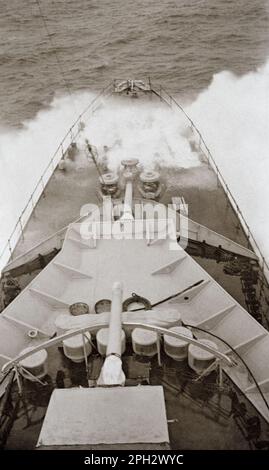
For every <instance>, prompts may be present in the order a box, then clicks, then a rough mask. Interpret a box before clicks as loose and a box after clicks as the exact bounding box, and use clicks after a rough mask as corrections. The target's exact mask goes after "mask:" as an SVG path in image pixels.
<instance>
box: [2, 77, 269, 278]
mask: <svg viewBox="0 0 269 470" xmlns="http://www.w3.org/2000/svg"><path fill="white" fill-rule="evenodd" d="M114 83H115V82H114V81H112V82H111V83H109V84H108V85H107V86H106V87H105V88H103V90H102V91H101V92H100V93H99V94H98V95H97V96H96V97H95V98H94V99H93V100H92V101H91V102H90V103H89V105H88V106H87V107H86V108H85V109H84V110H83V111H82V112H81V113H80V114H79V116H78V118H77V119H76V121H75V122H74V124H73V125H72V126H71V127H70V129H69V130H68V132H67V133H66V135H65V136H64V138H63V139H62V141H61V142H60V144H59V145H58V147H57V149H56V151H55V153H54V154H53V156H52V158H51V159H50V161H49V162H48V164H47V166H46V168H45V170H44V171H43V173H42V175H41V177H40V178H39V180H38V182H37V184H36V186H35V188H34V190H33V192H32V193H31V196H30V198H29V199H28V201H27V203H26V205H25V207H24V209H23V210H22V212H21V214H20V216H19V218H18V220H17V222H16V224H15V226H14V229H13V231H12V232H11V234H10V236H9V238H8V240H7V243H6V245H5V246H4V248H3V250H2V252H1V254H0V262H1V260H2V259H3V257H4V256H5V255H6V254H7V253H8V252H9V258H10V259H11V260H12V252H13V250H14V248H15V246H16V243H17V242H18V240H19V238H20V236H22V237H23V233H24V228H25V226H26V224H27V222H28V220H29V218H30V216H31V214H32V211H33V210H34V208H35V206H36V204H37V202H38V200H39V198H40V196H41V195H42V194H43V193H44V191H45V187H46V185H47V183H48V181H49V179H50V177H51V175H52V174H53V172H54V170H55V168H56V166H57V165H58V163H59V161H60V157H61V158H62V156H63V155H64V154H65V152H66V151H67V149H68V147H69V145H70V143H72V142H74V140H75V139H76V137H77V136H78V135H79V134H80V132H81V124H82V121H81V119H82V118H84V117H85V115H86V114H87V113H88V112H89V113H90V114H92V113H94V111H96V109H97V108H98V106H99V105H100V103H99V102H100V101H101V99H102V98H104V97H106V96H111V95H112V93H113V90H114ZM149 83H150V86H151V89H150V92H153V93H155V95H156V96H158V97H159V98H160V99H161V100H162V101H164V102H165V103H166V104H167V105H168V106H169V107H171V108H172V109H173V107H175V108H176V109H177V110H180V111H181V112H182V114H183V115H184V116H185V118H186V119H187V121H188V123H189V124H190V128H191V130H192V132H193V135H194V136H195V137H196V138H198V145H199V150H200V151H201V152H202V154H203V155H204V157H205V158H206V161H207V162H208V164H209V165H210V166H211V167H212V169H213V170H214V172H215V173H216V176H217V179H218V181H219V182H220V184H221V186H222V188H223V190H224V192H225V194H226V196H227V197H228V199H229V202H230V204H231V206H232V208H233V210H234V211H235V213H236V215H237V217H238V219H239V221H240V223H241V226H242V228H243V230H244V232H245V235H246V237H247V239H248V242H249V244H250V246H251V247H252V248H253V250H254V252H255V253H256V255H257V256H258V260H259V266H260V268H261V270H262V273H263V274H264V276H265V278H266V279H267V281H269V263H268V262H267V261H266V260H265V257H264V255H263V253H262V251H261V249H260V247H259V245H258V243H257V241H256V239H255V237H254V235H253V233H252V231H251V230H250V227H249V225H248V223H247V222H246V220H245V218H244V216H243V214H242V211H241V210H240V208H239V206H238V204H237V202H236V200H235V198H234V196H233V194H232V192H231V190H230V188H229V186H228V184H227V183H226V181H225V179H224V177H223V175H222V173H221V171H220V169H219V167H218V165H217V163H216V161H215V159H214V157H213V156H212V154H211V152H210V150H209V148H208V146H207V144H206V143H205V140H204V138H203V136H202V134H201V132H200V131H199V129H198V128H197V127H196V125H195V124H194V122H193V120H192V119H191V118H190V116H189V115H188V114H187V113H186V111H185V110H184V109H183V107H182V106H181V105H180V104H179V103H178V102H177V101H176V100H175V98H174V97H173V96H172V95H170V94H169V93H168V92H166V91H165V90H164V88H163V87H162V86H152V84H151V82H149ZM76 126H77V129H76ZM69 138H70V142H69V143H68V145H67V146H66V148H65V145H66V144H67V141H68V139H69ZM47 173H48V175H46V174H47ZM35 196H36V200H35ZM29 208H30V211H29V212H28V214H27V211H28V210H29ZM25 214H26V217H25V220H24V219H23V216H24V215H25ZM9 258H7V260H6V261H8V260H9Z"/></svg>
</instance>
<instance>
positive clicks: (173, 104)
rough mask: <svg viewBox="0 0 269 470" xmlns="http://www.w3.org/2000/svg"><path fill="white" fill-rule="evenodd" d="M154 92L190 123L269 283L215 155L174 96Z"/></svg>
mask: <svg viewBox="0 0 269 470" xmlns="http://www.w3.org/2000/svg"><path fill="white" fill-rule="evenodd" d="M153 88H154V87H153ZM154 92H155V94H156V95H158V96H159V97H160V99H161V100H162V101H165V102H166V103H167V104H168V105H169V106H170V107H171V108H172V109H177V110H179V111H181V112H182V114H183V115H184V116H185V118H186V120H187V121H188V123H189V125H190V128H191V130H192V132H193V135H194V136H195V137H196V139H197V144H198V146H199V150H200V152H201V153H202V154H203V156H204V157H205V159H206V161H207V162H208V164H209V165H210V166H211V168H212V169H213V170H214V172H215V174H216V177H217V180H218V182H219V183H220V184H221V186H222V188H223V190H224V192H225V194H226V196H227V198H228V200H229V202H230V204H231V206H232V208H233V210H234V211H235V213H236V215H237V217H238V219H239V221H240V224H241V226H242V229H243V231H244V232H245V235H246V237H247V239H248V243H249V247H250V248H252V249H253V250H254V252H255V254H256V255H257V257H258V261H259V265H260V268H261V270H262V272H263V274H264V276H265V278H266V280H267V281H268V282H269V264H268V262H267V261H266V260H265V257H264V255H263V253H262V251H261V249H260V247H259V244H258V243H257V241H256V239H255V237H254V235H253V233H252V232H251V230H250V227H249V225H248V223H247V222H246V220H245V218H244V216H243V214H242V211H241V209H240V208H239V206H238V204H237V202H236V200H235V198H234V196H233V194H232V192H231V190H230V188H229V186H228V184H227V182H226V181H225V179H224V177H223V175H222V173H221V171H220V169H219V166H218V165H217V163H216V161H215V159H214V157H213V155H212V154H211V152H210V150H209V148H208V146H207V144H206V143H205V141H204V138H203V136H202V134H201V132H200V131H199V129H197V127H196V125H195V124H194V122H193V121H192V119H191V118H190V116H188V114H187V113H186V111H185V110H184V109H183V108H182V106H181V105H180V104H179V103H178V102H177V101H176V100H175V98H173V96H171V95H170V94H169V93H167V92H166V91H165V90H164V88H163V87H162V86H160V87H156V88H154Z"/></svg>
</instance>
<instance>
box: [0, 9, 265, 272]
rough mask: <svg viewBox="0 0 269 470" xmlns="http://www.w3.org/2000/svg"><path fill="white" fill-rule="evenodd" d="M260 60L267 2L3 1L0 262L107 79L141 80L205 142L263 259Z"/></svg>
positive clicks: (0, 17)
mask: <svg viewBox="0 0 269 470" xmlns="http://www.w3.org/2000/svg"><path fill="white" fill-rule="evenodd" d="M268 57H269V2H268V1H266V0H225V1H224V0H174V1H171V0H136V1H133V0H114V1H113V0H8V1H6V0H0V71H1V72H0V100H1V108H0V252H1V251H2V248H3V247H4V246H5V244H6V242H7V240H8V238H9V234H10V232H11V231H12V229H13V226H14V224H15V223H16V221H17V218H18V216H19V215H20V212H21V211H22V209H23V207H24V205H25V204H26V202H27V200H28V198H29V196H30V194H31V192H32V190H33V187H34V186H35V184H36V183H37V181H38V179H39V178H40V175H41V174H42V172H43V171H44V168H45V167H46V165H47V163H48V161H49V160H50V158H51V156H52V154H53V153H54V150H55V148H56V147H57V145H58V144H59V142H60V141H61V139H62V137H63V136H64V134H65V132H66V130H67V129H68V128H69V127H70V126H71V124H72V122H73V121H74V120H75V119H76V117H77V115H78V114H79V113H80V112H81V111H82V109H84V108H85V106H86V105H87V104H88V103H89V102H90V101H91V99H93V98H94V96H95V95H96V94H97V93H98V92H99V91H100V90H101V89H102V87H104V86H105V85H106V84H108V83H109V82H110V81H111V80H113V79H114V78H133V77H134V78H142V79H146V78H147V77H150V78H151V80H152V81H153V82H154V83H158V84H161V85H162V86H163V87H164V88H165V89H166V90H167V91H168V92H169V93H171V94H172V95H173V96H175V97H176V99H177V100H178V101H179V102H180V103H182V104H183V105H184V107H185V109H186V111H187V112H188V114H189V115H190V117H191V118H192V119H193V120H194V122H195V123H196V125H197V127H198V128H199V129H200V131H201V132H202V134H203V136H204V139H205V141H206V142H207V145H208V147H209V148H210V150H211V153H212V154H213V156H214V158H215V160H216V162H217V164H218V165H219V167H220V169H221V172H222V174H223V176H224V178H225V180H226V181H227V183H228V185H229V187H230V189H231V192H232V193H233V195H234V197H235V199H236V201H237V203H238V206H239V207H240V209H241V211H242V213H243V215H244V217H245V219H246V220H247V222H248V224H249V226H250V228H251V230H252V232H253V234H254V236H255V238H256V239H257V241H258V243H259V245H260V247H261V249H262V251H263V252H264V255H265V258H266V259H267V260H269V211H268V209H269V152H268V149H269V61H268ZM145 115H146V118H147V120H149V119H150V120H151V122H152V120H153V121H154V119H157V121H158V124H159V125H160V124H161V125H162V120H163V124H164V127H165V125H166V127H167V120H166V117H165V116H163V115H162V114H160V110H159V109H156V113H155V114H154V110H152V109H151V110H150V116H149V115H147V114H145ZM133 118H134V116H133V115H132V114H128V113H127V114H126V116H125V124H126V128H128V129H130V128H131V127H132V125H133ZM137 119H138V118H137V116H136V120H137ZM110 121H111V122H113V111H111V112H110V113H108V114H107V116H106V115H104V116H103V123H102V122H100V126H102V125H104V128H105V127H106V128H109V127H108V124H109V123H110ZM141 127H142V128H143V122H140V128H141ZM171 129H172V130H171ZM167 132H169V129H168V130H167ZM171 132H173V126H172V127H171V128H170V134H171ZM143 138H144V140H143V145H144V146H145V147H146V146H147V144H149V141H148V142H147V135H146V134H145V133H144V134H143ZM148 139H152V136H151V135H150V133H149V134H148ZM170 141H171V143H172V144H173V142H174V140H173V139H170ZM175 145H176V142H175ZM149 150H150V147H149ZM183 154H184V148H182V161H181V159H180V155H179V158H178V165H180V166H188V164H189V165H193V164H194V163H193V161H192V162H190V161H189V162H188V158H186V157H185V158H184V155H183ZM140 157H141V159H142V162H143V155H141V156H140ZM197 164H198V163H197ZM51 210H52V211H53V208H52V209H51ZM209 210H210V208H209ZM0 268H1V265H0Z"/></svg>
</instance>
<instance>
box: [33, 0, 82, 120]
mask: <svg viewBox="0 0 269 470" xmlns="http://www.w3.org/2000/svg"><path fill="white" fill-rule="evenodd" d="M35 3H36V5H37V6H38V9H39V13H40V18H41V19H42V22H43V25H44V28H45V31H46V33H47V36H48V39H49V42H50V45H51V49H52V51H53V52H54V55H55V58H56V61H57V65H58V68H59V71H60V74H61V76H62V81H63V83H64V86H65V88H66V90H67V92H68V94H69V96H70V98H71V101H72V104H73V106H74V109H75V111H76V112H77V109H76V105H75V102H74V100H73V97H72V92H71V88H70V86H69V83H68V81H67V80H66V78H65V74H64V70H63V67H62V64H61V61H60V59H59V55H58V53H57V50H56V46H55V44H54V42H53V40H52V34H51V33H50V30H49V27H48V24H47V20H46V16H45V15H44V13H43V10H42V8H41V3H40V0H35Z"/></svg>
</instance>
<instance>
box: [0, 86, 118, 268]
mask: <svg viewBox="0 0 269 470" xmlns="http://www.w3.org/2000/svg"><path fill="white" fill-rule="evenodd" d="M112 93H113V82H111V83H109V85H107V86H106V87H105V88H103V89H102V90H101V92H100V93H99V94H98V95H96V96H95V98H94V99H93V100H92V101H91V102H90V103H89V105H88V106H87V107H86V108H85V109H84V110H83V111H82V112H81V113H80V114H79V116H78V117H77V119H76V120H75V122H74V123H73V124H72V126H71V127H70V129H69V130H68V131H67V133H66V134H65V136H64V137H63V139H62V140H61V142H60V143H59V145H58V147H57V149H56V151H55V152H54V154H53V155H52V157H51V159H50V160H49V162H48V164H47V165H46V167H45V169H44V170H43V172H42V174H41V176H40V178H39V180H38V181H37V183H36V185H35V187H34V189H33V191H32V193H31V195H30V197H29V199H28V200H27V202H26V204H25V206H24V208H23V209H22V211H21V214H20V216H19V217H18V219H17V222H16V223H15V225H14V228H13V230H12V232H11V234H10V235H9V237H8V240H7V242H6V244H5V246H4V248H3V249H2V251H1V253H0V262H1V260H3V259H4V257H5V256H6V261H8V260H9V259H12V252H13V250H14V248H15V246H16V243H17V242H18V240H19V238H20V237H22V238H23V234H24V228H25V226H26V224H27V222H28V220H29V218H30V216H31V214H32V212H33V211H34V209H35V206H36V204H37V202H38V200H39V198H40V196H41V195H42V194H45V188H46V185H47V183H48V181H49V179H50V177H51V176H52V174H53V172H54V170H55V168H56V167H57V165H58V163H59V161H60V159H61V158H62V157H63V156H64V154H65V153H66V151H67V149H68V148H69V146H70V144H71V143H73V142H74V141H75V139H76V138H77V136H78V135H79V134H80V132H81V130H82V127H81V125H82V121H81V119H82V118H83V119H85V117H86V115H87V113H89V115H91V114H93V113H94V112H95V111H96V109H97V108H98V107H99V105H100V104H101V100H102V98H104V97H106V96H110V95H111V94H112ZM89 117H90V116H88V118H89ZM4 261H5V260H4Z"/></svg>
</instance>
